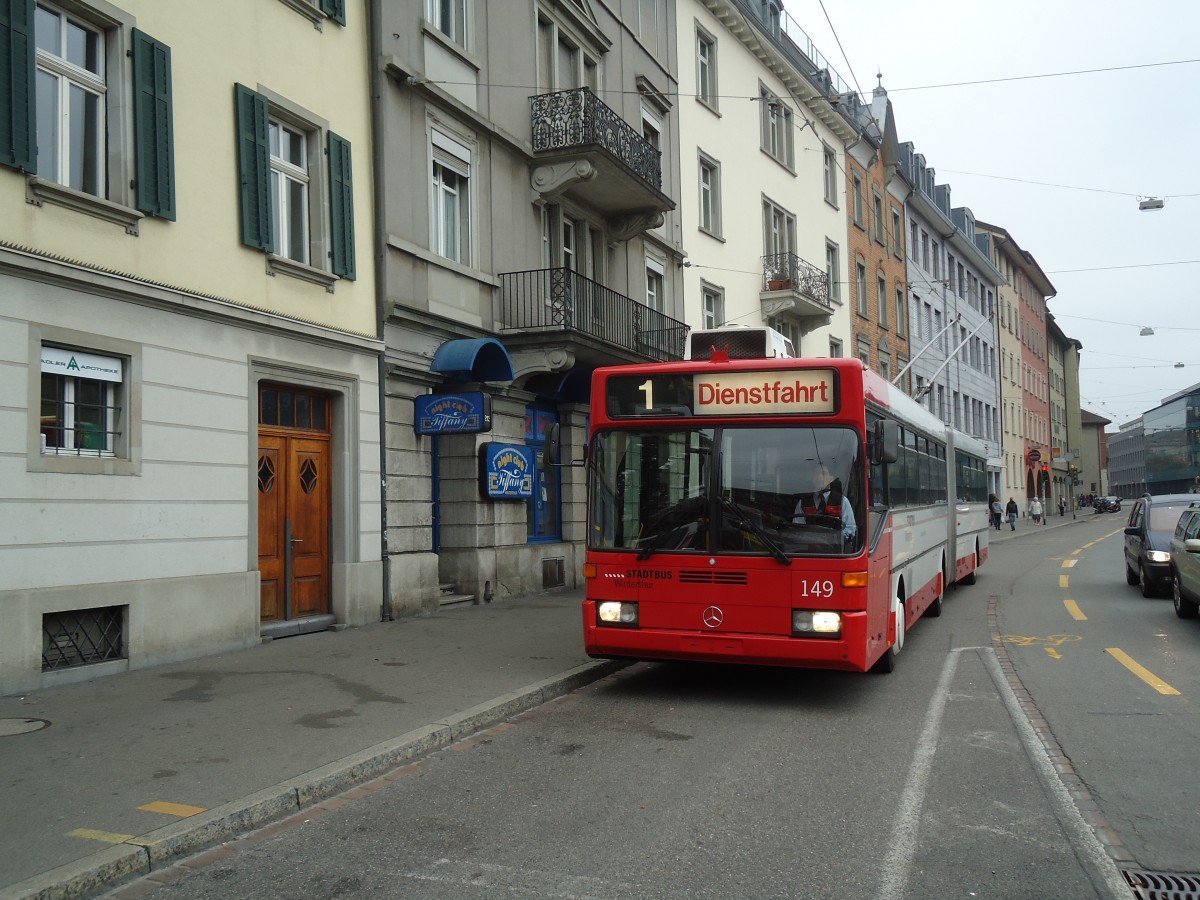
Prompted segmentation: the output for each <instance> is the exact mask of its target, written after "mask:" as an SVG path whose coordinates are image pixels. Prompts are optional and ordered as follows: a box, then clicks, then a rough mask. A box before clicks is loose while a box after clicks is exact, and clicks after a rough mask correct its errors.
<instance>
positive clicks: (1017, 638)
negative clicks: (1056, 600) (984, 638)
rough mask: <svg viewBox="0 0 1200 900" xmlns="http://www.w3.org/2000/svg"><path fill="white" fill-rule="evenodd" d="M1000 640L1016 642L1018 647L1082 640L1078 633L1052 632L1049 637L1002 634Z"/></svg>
mask: <svg viewBox="0 0 1200 900" xmlns="http://www.w3.org/2000/svg"><path fill="white" fill-rule="evenodd" d="M996 640H998V641H1003V642H1004V643H1006V644H1016V645H1017V646H1018V647H1032V646H1033V645H1034V644H1046V645H1047V646H1050V647H1061V646H1062V645H1063V644H1065V643H1067V642H1068V641H1082V640H1083V637H1082V636H1080V635H1078V634H1052V635H1050V636H1049V637H1029V636H1026V635H1023V634H1002V635H1000V636H999V637H998V638H996Z"/></svg>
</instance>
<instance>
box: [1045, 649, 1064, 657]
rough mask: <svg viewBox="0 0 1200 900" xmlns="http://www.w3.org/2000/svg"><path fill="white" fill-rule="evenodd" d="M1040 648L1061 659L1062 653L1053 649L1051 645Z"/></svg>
mask: <svg viewBox="0 0 1200 900" xmlns="http://www.w3.org/2000/svg"><path fill="white" fill-rule="evenodd" d="M1042 649H1043V650H1045V651H1046V652H1047V653H1049V654H1050V655H1051V656H1052V657H1054V658H1055V659H1062V654H1061V653H1059V652H1058V651H1057V650H1055V649H1054V648H1053V647H1043V648H1042Z"/></svg>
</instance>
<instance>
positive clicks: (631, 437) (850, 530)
mask: <svg viewBox="0 0 1200 900" xmlns="http://www.w3.org/2000/svg"><path fill="white" fill-rule="evenodd" d="M862 446H863V440H862V437H861V436H860V435H859V434H858V433H857V432H856V431H854V430H853V429H851V428H846V427H840V426H830V427H811V426H803V427H802V426H761V427H747V426H739V427H723V428H674V429H657V428H656V429H646V430H640V431H634V430H613V431H603V432H599V433H597V434H596V435H595V437H594V439H593V444H592V448H591V453H590V454H589V457H588V458H589V465H590V466H591V467H592V470H593V471H592V478H591V485H592V491H591V498H590V504H589V509H590V521H589V527H588V545H589V547H590V548H591V549H594V550H624V551H636V552H637V553H638V555H639V557H641V558H646V557H648V556H650V555H652V554H656V553H697V554H699V553H703V554H709V555H719V554H738V555H746V554H749V555H767V556H775V557H776V558H780V560H781V562H788V561H789V560H788V559H787V558H786V557H790V556H842V555H851V554H855V553H858V552H859V551H860V550H861V548H862V544H863V540H864V532H865V531H866V528H865V527H864V523H865V521H866V520H865V518H864V507H863V495H864V491H863V487H862V483H863V476H864V471H863V469H864V466H863V464H862V454H861V448H862Z"/></svg>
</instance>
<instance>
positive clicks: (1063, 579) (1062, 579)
mask: <svg viewBox="0 0 1200 900" xmlns="http://www.w3.org/2000/svg"><path fill="white" fill-rule="evenodd" d="M1058 586H1059V587H1060V588H1065V587H1066V586H1067V576H1066V575H1059V576H1058Z"/></svg>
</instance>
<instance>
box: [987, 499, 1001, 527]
mask: <svg viewBox="0 0 1200 900" xmlns="http://www.w3.org/2000/svg"><path fill="white" fill-rule="evenodd" d="M988 518H989V519H991V522H992V527H993V528H995V529H996V530H997V531H999V530H1000V523H1001V522H1002V521H1003V519H1004V507H1003V506H1001V505H1000V498H999V497H997V496H996V495H995V494H988Z"/></svg>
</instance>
